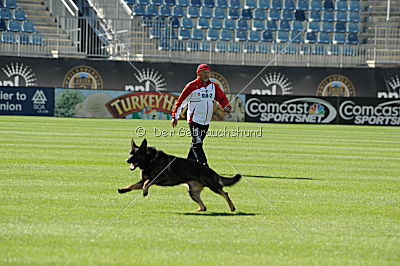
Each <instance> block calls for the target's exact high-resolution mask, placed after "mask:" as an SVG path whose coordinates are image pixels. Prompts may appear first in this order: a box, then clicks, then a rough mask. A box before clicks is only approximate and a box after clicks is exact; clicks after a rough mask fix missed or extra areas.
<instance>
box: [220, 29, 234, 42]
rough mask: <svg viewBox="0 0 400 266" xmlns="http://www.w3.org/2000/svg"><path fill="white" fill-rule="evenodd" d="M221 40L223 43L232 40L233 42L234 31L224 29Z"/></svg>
mask: <svg viewBox="0 0 400 266" xmlns="http://www.w3.org/2000/svg"><path fill="white" fill-rule="evenodd" d="M220 40H223V41H232V40H233V38H232V31H231V30H227V29H223V30H222V31H221V38H220Z"/></svg>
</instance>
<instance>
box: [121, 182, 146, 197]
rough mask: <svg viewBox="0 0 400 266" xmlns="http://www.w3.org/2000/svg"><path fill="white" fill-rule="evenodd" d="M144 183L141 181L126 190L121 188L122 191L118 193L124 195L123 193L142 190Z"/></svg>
mask: <svg viewBox="0 0 400 266" xmlns="http://www.w3.org/2000/svg"><path fill="white" fill-rule="evenodd" d="M144 182H145V180H140V181H139V182H137V183H135V184H133V185H130V186H128V187H126V188H120V189H118V193H120V194H123V193H126V192H129V191H132V190H134V189H142V187H143V184H144Z"/></svg>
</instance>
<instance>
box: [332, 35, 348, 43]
mask: <svg viewBox="0 0 400 266" xmlns="http://www.w3.org/2000/svg"><path fill="white" fill-rule="evenodd" d="M345 42H346V39H345V35H344V33H334V34H333V44H344V43H345Z"/></svg>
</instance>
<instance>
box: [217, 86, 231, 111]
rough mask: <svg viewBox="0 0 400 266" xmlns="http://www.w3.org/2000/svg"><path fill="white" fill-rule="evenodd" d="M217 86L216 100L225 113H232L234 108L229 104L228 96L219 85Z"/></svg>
mask: <svg viewBox="0 0 400 266" xmlns="http://www.w3.org/2000/svg"><path fill="white" fill-rule="evenodd" d="M214 85H215V100H217V102H218V103H219V105H221V107H222V108H223V109H224V111H225V112H227V113H230V112H231V110H232V106H231V104H230V103H229V100H228V98H226V95H225V93H224V91H223V90H222V89H221V88H220V87H219V86H218V85H217V84H214Z"/></svg>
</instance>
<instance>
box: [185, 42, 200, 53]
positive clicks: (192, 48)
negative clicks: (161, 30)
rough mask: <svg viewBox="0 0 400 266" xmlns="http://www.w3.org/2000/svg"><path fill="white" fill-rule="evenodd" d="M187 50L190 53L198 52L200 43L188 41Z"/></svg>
mask: <svg viewBox="0 0 400 266" xmlns="http://www.w3.org/2000/svg"><path fill="white" fill-rule="evenodd" d="M187 50H188V51H189V52H191V51H194V52H195V51H200V42H198V41H189V42H188V46H187Z"/></svg>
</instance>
